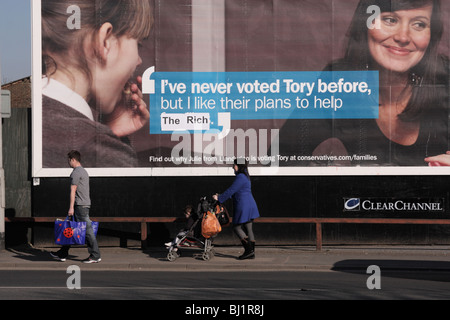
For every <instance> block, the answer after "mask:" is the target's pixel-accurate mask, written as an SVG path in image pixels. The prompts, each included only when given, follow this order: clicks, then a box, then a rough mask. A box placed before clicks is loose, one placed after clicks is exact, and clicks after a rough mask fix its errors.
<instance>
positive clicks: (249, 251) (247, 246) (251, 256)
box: [239, 239, 255, 260]
mask: <svg viewBox="0 0 450 320" xmlns="http://www.w3.org/2000/svg"><path fill="white" fill-rule="evenodd" d="M241 243H242V246H243V247H244V249H245V251H244V254H243V255H241V256H240V257H239V260H245V259H254V258H255V253H254V251H253V250H252V245H251V243H250V241H248V240H247V239H242V240H241Z"/></svg>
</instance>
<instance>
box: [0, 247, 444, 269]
mask: <svg viewBox="0 0 450 320" xmlns="http://www.w3.org/2000/svg"><path fill="white" fill-rule="evenodd" d="M57 249H58V248H56V247H48V248H36V247H33V246H32V245H23V246H20V247H15V248H7V249H6V250H3V251H0V270H61V269H66V268H67V267H68V266H70V265H79V266H80V267H82V269H83V270H97V271H168V272H170V271H174V272H175V271H183V272H188V271H193V272H196V271H210V272H213V271H221V272H223V271H225V272H226V271H243V272H245V271H260V272H270V271H332V270H335V271H339V270H340V271H345V270H353V271H362V272H364V273H366V270H367V268H368V267H369V266H371V265H376V266H378V267H380V269H381V270H412V271H427V270H433V271H443V272H446V271H448V272H450V246H441V245H439V246H324V247H323V248H322V250H321V251H316V248H315V247H314V246H276V247H275V246H273V247H272V246H264V247H257V248H256V258H255V259H253V260H243V261H241V260H238V259H236V257H237V256H238V255H240V254H242V248H240V247H236V246H216V247H215V248H214V250H215V256H214V257H213V258H212V259H210V260H208V261H204V260H203V259H202V252H201V251H199V250H195V249H191V248H186V249H180V253H181V254H180V257H178V258H177V259H176V260H175V261H172V262H171V261H168V260H167V250H166V249H165V248H148V249H146V250H144V251H143V250H141V249H140V248H137V247H128V248H120V247H101V248H100V251H101V254H102V261H101V262H100V263H97V264H84V263H82V262H81V261H82V260H83V259H85V258H86V257H87V256H88V252H87V248H86V247H75V248H72V249H71V251H70V255H69V257H68V259H67V260H66V261H65V262H61V261H58V260H55V259H53V258H51V256H50V252H51V251H56V250H57Z"/></svg>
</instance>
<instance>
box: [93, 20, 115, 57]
mask: <svg viewBox="0 0 450 320" xmlns="http://www.w3.org/2000/svg"><path fill="white" fill-rule="evenodd" d="M113 39H114V35H113V26H112V24H111V23H109V22H105V23H104V24H102V26H101V27H100V29H99V30H98V31H97V37H96V40H95V41H96V43H95V53H96V56H97V57H98V58H99V59H100V60H101V61H102V62H106V59H107V58H108V54H109V52H110V50H111V41H112V40H113Z"/></svg>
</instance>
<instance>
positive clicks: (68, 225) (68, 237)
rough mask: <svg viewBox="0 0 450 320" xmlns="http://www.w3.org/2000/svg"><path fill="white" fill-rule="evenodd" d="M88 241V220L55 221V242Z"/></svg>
mask: <svg viewBox="0 0 450 320" xmlns="http://www.w3.org/2000/svg"><path fill="white" fill-rule="evenodd" d="M85 242H86V222H76V221H70V220H69V217H67V218H66V219H65V220H64V221H62V220H56V221H55V243H56V244H59V245H63V246H66V245H74V244H75V245H83V244H85Z"/></svg>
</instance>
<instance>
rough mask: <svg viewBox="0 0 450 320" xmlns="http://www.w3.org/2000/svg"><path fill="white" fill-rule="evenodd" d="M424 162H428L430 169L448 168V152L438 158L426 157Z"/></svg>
mask: <svg viewBox="0 0 450 320" xmlns="http://www.w3.org/2000/svg"><path fill="white" fill-rule="evenodd" d="M425 162H428V166H430V167H444V166H450V151H447V152H446V153H445V154H440V155H438V156H434V157H428V158H426V159H425Z"/></svg>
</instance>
